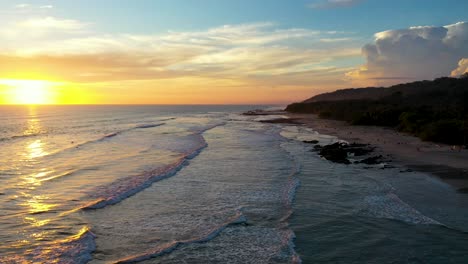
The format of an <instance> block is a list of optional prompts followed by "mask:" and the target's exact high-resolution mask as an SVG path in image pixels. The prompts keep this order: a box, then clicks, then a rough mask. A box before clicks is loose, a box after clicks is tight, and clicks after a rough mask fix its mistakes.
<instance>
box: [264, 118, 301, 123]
mask: <svg viewBox="0 0 468 264" xmlns="http://www.w3.org/2000/svg"><path fill="white" fill-rule="evenodd" d="M260 122H261V123H272V124H302V122H300V121H299V119H298V118H276V119H269V120H261V121H260Z"/></svg>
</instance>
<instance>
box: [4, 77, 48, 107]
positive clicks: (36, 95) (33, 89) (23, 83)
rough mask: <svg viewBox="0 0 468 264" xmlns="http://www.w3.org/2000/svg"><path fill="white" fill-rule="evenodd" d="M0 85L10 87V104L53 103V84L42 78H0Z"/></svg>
mask: <svg viewBox="0 0 468 264" xmlns="http://www.w3.org/2000/svg"><path fill="white" fill-rule="evenodd" d="M0 85H3V86H6V87H7V88H8V90H9V91H8V92H7V95H8V97H9V98H8V99H7V101H8V103H10V104H26V105H38V104H52V103H54V102H53V101H54V100H53V96H52V95H53V94H52V92H51V90H50V88H51V87H52V84H51V83H50V82H48V81H42V80H5V79H3V80H0Z"/></svg>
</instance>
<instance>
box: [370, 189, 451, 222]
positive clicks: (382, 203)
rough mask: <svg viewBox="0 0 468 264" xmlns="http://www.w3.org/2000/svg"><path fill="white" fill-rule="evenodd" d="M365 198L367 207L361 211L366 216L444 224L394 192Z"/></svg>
mask: <svg viewBox="0 0 468 264" xmlns="http://www.w3.org/2000/svg"><path fill="white" fill-rule="evenodd" d="M364 200H365V208H364V209H363V210H361V213H362V214H364V215H366V216H371V217H376V218H385V219H393V220H399V221H402V222H406V223H409V224H422V225H442V226H444V224H442V223H440V222H438V221H436V220H434V219H432V218H430V217H427V216H425V215H423V214H422V213H421V212H419V211H418V210H416V209H415V208H413V207H411V206H410V205H408V204H407V203H405V202H403V201H402V200H401V199H400V198H399V197H398V196H397V195H396V194H394V193H387V194H382V195H372V196H367V197H365V199H364Z"/></svg>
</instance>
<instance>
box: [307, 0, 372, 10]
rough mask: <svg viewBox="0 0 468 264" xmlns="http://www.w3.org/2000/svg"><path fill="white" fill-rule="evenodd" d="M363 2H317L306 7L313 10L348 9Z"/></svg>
mask: <svg viewBox="0 0 468 264" xmlns="http://www.w3.org/2000/svg"><path fill="white" fill-rule="evenodd" d="M362 1H364V0H318V1H315V2H313V3H311V4H309V5H308V7H310V8H314V9H327V8H340V7H350V6H354V5H357V4H359V3H361V2H362Z"/></svg>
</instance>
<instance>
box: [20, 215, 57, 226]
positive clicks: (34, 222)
mask: <svg viewBox="0 0 468 264" xmlns="http://www.w3.org/2000/svg"><path fill="white" fill-rule="evenodd" d="M51 220H52V219H44V220H38V219H36V218H34V217H29V216H28V217H25V218H24V222H26V223H28V224H30V225H32V226H34V227H40V226H44V225H46V224H48V223H49V222H50V221H51Z"/></svg>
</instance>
